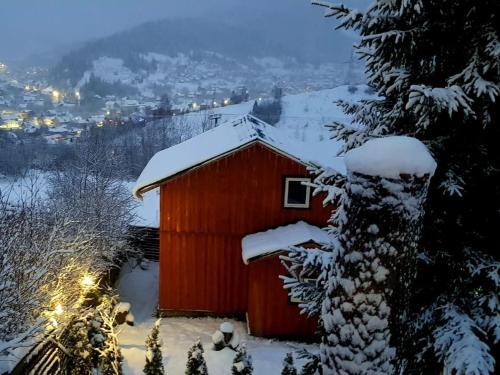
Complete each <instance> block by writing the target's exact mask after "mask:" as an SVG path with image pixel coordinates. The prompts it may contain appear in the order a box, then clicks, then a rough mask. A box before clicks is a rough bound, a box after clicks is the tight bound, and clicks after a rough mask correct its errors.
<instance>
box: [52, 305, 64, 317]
mask: <svg viewBox="0 0 500 375" xmlns="http://www.w3.org/2000/svg"><path fill="white" fill-rule="evenodd" d="M54 312H55V313H56V315H62V313H63V312H64V309H63V307H62V305H61V304H60V303H58V304H57V305H56V308H55V309H54Z"/></svg>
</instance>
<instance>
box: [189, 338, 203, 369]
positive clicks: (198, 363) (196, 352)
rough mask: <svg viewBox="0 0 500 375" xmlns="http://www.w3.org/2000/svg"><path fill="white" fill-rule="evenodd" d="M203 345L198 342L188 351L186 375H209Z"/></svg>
mask: <svg viewBox="0 0 500 375" xmlns="http://www.w3.org/2000/svg"><path fill="white" fill-rule="evenodd" d="M203 353H204V350H203V345H201V341H200V340H197V341H196V342H195V343H194V344H193V346H192V347H191V348H190V349H189V350H188V360H187V363H186V375H207V374H208V369H207V364H206V362H205V358H204V357H203Z"/></svg>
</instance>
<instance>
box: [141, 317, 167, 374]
mask: <svg viewBox="0 0 500 375" xmlns="http://www.w3.org/2000/svg"><path fill="white" fill-rule="evenodd" d="M159 334H160V319H158V320H157V321H156V323H155V325H154V326H153V329H152V330H151V334H150V335H148V337H147V338H146V364H145V366H144V370H143V372H144V374H147V375H163V374H165V370H164V368H163V360H162V354H161V343H160V338H159Z"/></svg>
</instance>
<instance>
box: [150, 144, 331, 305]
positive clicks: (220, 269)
mask: <svg viewBox="0 0 500 375" xmlns="http://www.w3.org/2000/svg"><path fill="white" fill-rule="evenodd" d="M168 162H169V161H168V160H166V161H165V163H168ZM290 175H293V176H297V175H302V176H308V173H307V171H306V168H305V167H304V166H303V165H301V164H299V163H297V162H296V161H294V160H291V159H289V158H287V157H285V156H283V155H281V154H279V153H277V152H275V151H273V150H272V149H270V148H268V147H266V146H264V145H262V144H260V143H252V144H251V145H249V146H246V147H244V148H242V149H240V150H239V151H237V152H234V153H232V154H230V155H227V156H224V157H222V158H220V159H218V160H215V161H212V162H210V163H207V164H205V165H203V166H200V167H198V168H196V169H193V170H191V171H188V172H186V173H184V174H181V175H179V176H177V177H175V178H173V179H171V180H169V181H167V182H166V183H164V184H163V185H162V186H161V195H160V201H161V202H160V210H161V214H160V298H159V307H160V309H162V310H177V311H193V310H194V311H207V312H213V313H217V314H242V313H245V312H246V311H247V307H248V272H249V267H248V266H246V265H245V264H244V263H243V261H242V259H241V239H242V237H243V236H245V235H247V234H250V233H255V232H259V231H263V230H267V229H269V228H274V227H277V226H280V225H285V224H289V223H293V222H296V221H298V220H305V221H307V222H309V223H311V224H315V225H318V226H324V225H325V224H326V223H327V220H328V218H329V216H330V210H331V208H323V207H322V198H323V197H315V198H313V199H312V204H311V208H310V209H290V208H283V207H282V206H283V204H282V203H283V202H282V200H283V178H284V177H285V176H290Z"/></svg>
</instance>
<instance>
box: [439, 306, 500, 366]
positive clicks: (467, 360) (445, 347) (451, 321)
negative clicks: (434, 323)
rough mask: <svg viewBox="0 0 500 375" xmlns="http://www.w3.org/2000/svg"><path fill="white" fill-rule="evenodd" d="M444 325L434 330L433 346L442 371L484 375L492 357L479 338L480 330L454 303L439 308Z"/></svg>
mask: <svg viewBox="0 0 500 375" xmlns="http://www.w3.org/2000/svg"><path fill="white" fill-rule="evenodd" d="M442 319H443V322H444V324H443V325H441V326H439V327H438V328H436V329H435V330H434V336H435V342H434V349H435V351H436V355H437V356H438V358H439V359H440V360H441V361H442V363H443V365H444V367H445V374H464V375H488V374H490V373H492V372H493V370H494V367H495V359H494V358H493V356H492V355H491V353H490V349H489V347H488V345H486V344H485V343H484V341H483V340H482V339H481V338H480V337H481V336H484V335H485V333H484V331H483V330H482V329H481V328H480V327H479V326H478V325H477V324H476V323H475V322H474V321H473V320H472V319H471V318H470V317H469V316H467V315H466V314H464V313H463V312H462V311H461V310H460V309H459V308H458V307H457V306H455V305H452V304H448V305H446V306H445V307H444V308H443V313H442Z"/></svg>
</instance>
